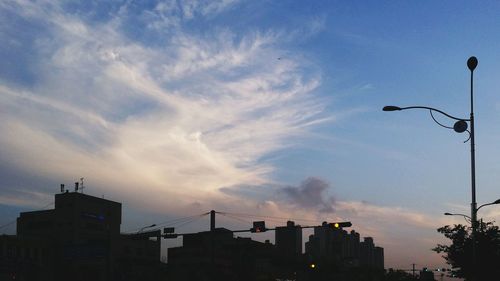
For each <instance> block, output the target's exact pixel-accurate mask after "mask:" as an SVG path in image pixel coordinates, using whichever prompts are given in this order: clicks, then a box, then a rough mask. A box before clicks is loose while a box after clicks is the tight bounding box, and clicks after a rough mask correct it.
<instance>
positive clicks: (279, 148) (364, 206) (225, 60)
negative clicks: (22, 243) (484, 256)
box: [0, 0, 500, 268]
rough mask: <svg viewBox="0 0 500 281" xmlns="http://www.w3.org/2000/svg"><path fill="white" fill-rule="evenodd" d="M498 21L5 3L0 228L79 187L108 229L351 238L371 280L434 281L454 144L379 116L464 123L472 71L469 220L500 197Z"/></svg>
mask: <svg viewBox="0 0 500 281" xmlns="http://www.w3.org/2000/svg"><path fill="white" fill-rule="evenodd" d="M499 5H500V4H499V3H498V2H496V1H481V3H480V4H478V3H473V2H470V1H440V2H436V1H377V2H375V1H356V2H353V1H307V3H306V2H305V1H236V0H234V1H233V0H221V1H107V2H106V3H105V4H103V3H100V1H80V2H78V1H67V2H64V1H63V2H53V1H34V2H32V1H21V0H19V1H9V0H8V1H3V2H2V3H0V39H1V41H2V42H3V43H2V44H0V57H1V60H2V64H0V120H1V122H0V129H1V131H2V134H1V135H0V160H1V161H0V175H1V176H0V206H1V208H2V210H5V211H2V213H1V214H2V215H1V216H0V223H2V224H3V223H7V222H9V221H12V220H13V219H15V214H16V213H17V212H18V211H19V210H32V209H38V208H41V207H43V206H46V205H47V204H50V202H51V200H52V196H53V194H54V193H55V192H57V190H58V189H59V187H58V186H59V184H60V183H65V184H67V185H68V186H70V185H72V182H74V181H75V180H77V179H79V178H80V177H85V180H86V185H87V192H88V193H89V194H92V195H96V196H105V197H106V198H110V199H114V200H117V201H120V202H123V203H124V208H125V210H124V213H125V216H124V225H123V228H124V229H127V228H132V229H133V228H137V227H140V226H141V225H142V224H143V223H144V218H145V217H147V218H150V219H149V220H150V221H151V222H155V221H164V220H167V219H168V218H175V217H184V216H188V215H193V214H197V213H202V212H204V211H208V210H210V209H217V210H221V211H228V212H235V213H237V212H241V213H251V214H260V215H262V214H266V215H274V216H278V217H288V218H304V219H308V220H317V221H318V222H320V221H323V220H329V221H333V220H344V219H346V220H347V219H348V220H351V221H352V222H353V224H354V229H356V230H357V231H359V232H360V233H361V235H362V236H373V237H374V239H375V242H376V243H378V244H379V245H381V246H383V247H384V248H385V249H386V264H387V266H392V267H399V268H407V267H409V265H410V264H411V263H417V264H422V265H427V266H429V267H432V266H440V267H442V266H443V265H444V261H443V260H442V259H441V258H440V257H439V256H438V255H436V254H433V253H432V252H431V251H430V250H429V249H430V248H432V247H433V246H434V245H435V244H436V243H438V242H443V241H444V240H443V239H442V237H440V235H439V234H438V233H437V232H436V230H435V229H436V228H437V227H439V226H442V225H444V224H450V223H458V222H461V221H460V219H459V218H456V219H454V218H449V217H444V216H442V215H441V214H442V213H444V212H448V211H450V212H451V211H452V212H462V213H468V208H469V202H470V175H469V165H470V162H469V161H470V158H469V157H470V155H469V146H468V143H467V144H464V143H463V141H464V140H466V139H467V136H465V135H459V134H456V133H454V132H452V131H448V130H446V129H443V128H441V127H439V126H437V125H435V124H433V122H432V120H431V118H430V116H429V115H428V113H427V112H425V111H411V112H410V111H407V112H394V113H384V112H382V111H381V108H382V107H383V106H384V105H388V104H396V105H427V106H432V107H437V108H440V109H443V110H445V111H447V112H448V113H450V114H452V115H456V116H460V117H464V118H466V117H468V112H469V96H468V94H469V71H468V69H467V67H466V60H467V58H468V57H469V56H471V55H475V56H477V57H478V59H479V66H478V68H477V70H476V72H475V74H476V75H475V83H476V87H475V91H476V95H475V102H476V103H475V111H476V120H477V121H476V122H477V123H476V139H477V141H476V142H477V186H478V202H479V203H486V202H491V201H493V200H495V199H497V198H499V197H500V192H498V190H499V188H498V186H497V183H498V182H499V180H500V178H499V174H500V173H499V171H500V165H499V164H498V161H496V159H497V157H496V156H497V155H499V153H500V151H499V148H498V145H497V143H498V141H499V140H500V134H499V130H498V120H499V119H500V114H499V113H500V98H499V97H498V95H497V91H496V89H498V83H499V82H498V79H497V77H498V75H499V74H500V72H499V71H498V66H499V65H500V64H499V62H500V55H499V54H498V52H497V50H496V48H497V46H499V44H500V42H499V41H500V36H498V34H497V32H496V30H498V29H499V28H500V26H499V22H498V20H497V13H496V11H498V9H499V8H500V7H499ZM440 121H442V122H448V120H445V119H440ZM480 212H481V213H480V216H481V217H484V218H486V219H490V220H495V219H496V218H497V217H498V216H499V215H500V208H497V207H489V208H484V209H482V210H481V211H480ZM226 223H227V226H228V227H238V226H237V225H235V224H234V223H235V222H232V223H231V222H229V221H228V222H226ZM283 223H284V222H283ZM201 227H206V225H205V223H199V224H198V225H196V224H195V225H194V226H192V228H191V230H196V229H200V228H201ZM239 227H241V226H239ZM6 229H7V230H6V231H11V232H12V231H13V228H6ZM188 229H189V228H188Z"/></svg>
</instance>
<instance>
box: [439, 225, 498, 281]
mask: <svg viewBox="0 0 500 281" xmlns="http://www.w3.org/2000/svg"><path fill="white" fill-rule="evenodd" d="M437 231H438V232H440V233H442V234H443V235H444V236H445V237H446V238H448V239H450V240H451V242H452V243H451V245H442V244H438V245H437V247H436V248H434V249H432V250H433V251H435V252H437V253H443V258H444V259H445V260H446V262H447V263H448V264H450V265H451V266H452V268H453V271H452V273H451V275H453V276H455V277H460V278H465V280H471V279H472V274H473V260H472V236H471V234H472V231H471V227H469V226H465V225H461V224H456V225H454V226H449V225H446V226H443V227H441V228H438V230H437ZM476 257H477V261H476V270H475V272H476V280H491V277H492V276H496V277H498V276H500V232H499V229H498V226H495V225H493V223H492V222H482V221H481V222H479V227H478V229H477V235H476Z"/></svg>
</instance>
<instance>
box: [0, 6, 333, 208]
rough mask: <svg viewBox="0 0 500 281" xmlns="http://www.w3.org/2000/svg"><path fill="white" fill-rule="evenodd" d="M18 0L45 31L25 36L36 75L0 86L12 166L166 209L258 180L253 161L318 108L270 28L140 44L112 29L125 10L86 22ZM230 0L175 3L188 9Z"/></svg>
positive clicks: (315, 81) (299, 129) (294, 133)
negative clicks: (28, 82)
mask: <svg viewBox="0 0 500 281" xmlns="http://www.w3.org/2000/svg"><path fill="white" fill-rule="evenodd" d="M18 3H20V4H19V6H18V8H19V9H20V10H19V11H17V10H14V9H11V10H10V12H11V13H18V14H19V15H21V16H24V17H27V18H30V19H33V18H36V20H38V21H44V22H45V24H46V25H44V26H46V30H44V32H46V33H47V34H49V35H50V37H49V38H45V37H44V38H40V37H37V34H33V35H32V36H33V37H34V38H35V42H36V44H37V48H38V52H39V53H38V54H37V55H38V57H37V60H36V61H33V68H34V69H36V71H37V74H36V83H35V84H34V85H32V86H30V87H27V86H23V85H9V86H7V85H8V84H5V85H4V86H2V87H0V92H1V97H0V106H1V107H2V111H1V113H0V117H1V118H2V120H4V121H3V122H2V125H1V127H2V131H3V132H8V133H6V134H2V135H1V136H0V144H1V147H0V152H1V154H0V155H1V157H2V161H11V162H12V163H13V165H14V166H15V167H18V168H19V169H23V170H26V171H30V172H32V173H36V174H40V175H44V176H49V177H52V178H79V177H81V176H85V178H86V179H88V180H89V183H93V184H94V188H96V189H98V191H97V194H99V193H102V192H104V190H106V193H108V192H109V193H112V194H113V193H120V196H124V197H126V198H132V199H131V200H132V201H134V203H135V204H137V205H142V206H146V205H147V206H148V208H151V209H153V210H157V211H159V210H162V211H165V210H166V209H170V210H171V209H175V207H176V206H177V207H179V206H181V205H183V204H191V203H193V202H211V201H212V200H220V198H224V197H225V196H226V195H224V194H223V193H220V192H218V189H219V188H220V187H223V186H232V185H239V184H261V183H264V182H267V181H268V175H269V173H270V172H271V171H272V170H273V169H274V167H272V166H271V165H270V164H268V163H263V162H261V161H260V159H261V158H262V157H263V156H265V155H266V154H268V153H270V152H273V151H276V150H279V149H282V148H284V147H286V146H288V145H289V143H290V139H291V138H297V137H301V136H302V135H304V134H305V133H306V132H307V128H308V127H309V126H311V125H312V124H314V123H315V122H318V120H319V118H318V117H319V116H320V114H321V112H322V106H321V105H320V104H319V103H318V102H316V101H315V100H314V97H313V96H311V95H310V93H311V92H312V91H313V90H314V89H315V88H316V87H317V86H318V85H319V78H318V76H317V75H316V76H315V75H314V74H313V75H311V73H308V74H307V77H306V75H304V73H303V71H304V69H303V68H301V66H300V65H299V63H298V62H295V61H293V60H291V59H287V60H283V61H279V60H277V59H276V57H277V54H278V53H279V52H281V48H283V47H282V46H281V45H280V44H279V43H278V41H279V40H277V36H279V35H276V33H273V32H264V33H261V32H252V33H249V34H242V35H238V36H237V37H236V36H235V35H234V34H233V33H232V32H231V30H229V29H218V30H216V31H213V30H210V31H209V33H210V34H207V35H204V36H198V35H196V34H190V33H188V32H177V33H176V34H175V35H172V37H171V38H170V39H169V40H168V43H167V44H165V45H162V46H146V45H144V44H142V43H140V42H136V41H133V40H131V39H130V38H129V37H127V36H126V35H125V34H122V33H121V31H120V29H119V28H117V27H118V26H120V22H119V21H120V17H123V18H125V17H126V13H127V9H121V10H120V15H119V17H117V18H114V19H113V20H112V21H109V22H107V23H100V24H95V23H92V24H90V23H88V22H87V21H86V20H83V19H81V18H78V17H75V16H74V15H69V14H66V13H64V12H63V11H62V8H61V7H58V6H53V5H48V4H45V5H41V6H34V5H31V4H30V3H28V2H22V1H21V2H18ZM231 4H232V1H221V2H217V4H214V3H213V2H206V3H205V2H203V3H202V2H197V1H194V2H192V3H191V4H190V6H189V5H188V6H189V7H187V6H186V7H183V8H182V9H184V10H183V11H184V16H185V17H190V16H193V17H194V16H196V15H197V13H202V14H208V13H217V12H220V11H222V10H223V9H225V8H226V7H229V6H230V5H231ZM25 9H29V11H28V12H26V10H25ZM172 9H174V8H172V7H171V6H168V5H167V3H159V4H158V5H157V6H156V10H158V12H163V13H167V12H169V11H170V12H171V10H172ZM189 9H191V10H189ZM188 10H189V11H188ZM313 71H314V70H313ZM6 82H8V81H6ZM322 120H327V119H322ZM138 188H140V194H137V192H138ZM91 190H92V184H89V192H91ZM217 198H219V199H217ZM143 202H148V203H143Z"/></svg>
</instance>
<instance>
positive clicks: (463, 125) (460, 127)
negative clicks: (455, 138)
mask: <svg viewBox="0 0 500 281" xmlns="http://www.w3.org/2000/svg"><path fill="white" fill-rule="evenodd" d="M467 127H468V125H467V122H465V121H464V120H460V121H457V122H455V125H453V130H455V132H457V133H463V132H465V131H467Z"/></svg>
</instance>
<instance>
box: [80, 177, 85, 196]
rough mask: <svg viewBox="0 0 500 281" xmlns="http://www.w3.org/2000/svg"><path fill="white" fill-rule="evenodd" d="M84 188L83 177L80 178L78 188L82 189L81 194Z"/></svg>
mask: <svg viewBox="0 0 500 281" xmlns="http://www.w3.org/2000/svg"><path fill="white" fill-rule="evenodd" d="M84 188H85V186H84V185H83V178H80V189H81V190H82V194H83V189H84Z"/></svg>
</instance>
